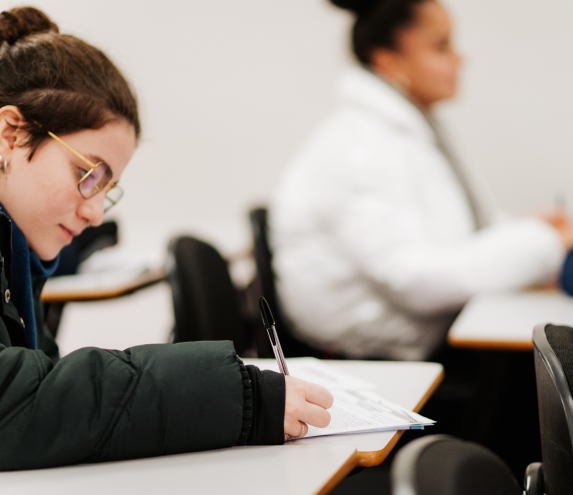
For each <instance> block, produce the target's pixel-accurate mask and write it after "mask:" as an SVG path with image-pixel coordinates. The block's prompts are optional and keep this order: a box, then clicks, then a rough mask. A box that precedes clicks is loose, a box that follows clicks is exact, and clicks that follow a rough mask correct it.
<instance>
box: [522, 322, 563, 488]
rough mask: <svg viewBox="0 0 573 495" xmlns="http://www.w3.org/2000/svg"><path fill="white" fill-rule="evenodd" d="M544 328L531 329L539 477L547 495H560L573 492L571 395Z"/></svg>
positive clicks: (537, 326)
mask: <svg viewBox="0 0 573 495" xmlns="http://www.w3.org/2000/svg"><path fill="white" fill-rule="evenodd" d="M547 326H548V324H547V323H543V324H539V325H536V326H535V328H534V329H533V346H534V358H535V371H536V377H537V390H538V404H539V421H540V426H541V451H542V457H543V465H542V471H540V476H543V483H542V484H543V485H544V491H545V493H546V494H547V495H562V494H570V493H573V396H572V394H571V389H570V388H569V383H568V381H567V377H566V376H565V372H564V371H563V366H562V364H561V362H560V361H559V359H558V357H557V355H556V354H555V351H554V350H553V348H552V347H551V345H550V344H549V342H548V340H547V334H546V327H547ZM572 331H573V329H572ZM552 392H554V394H552ZM555 394H556V395H555ZM565 429H566V430H567V432H568V438H565V435H564V433H565ZM540 467H541V466H540ZM530 468H532V467H531V466H530ZM527 493H534V492H533V491H531V492H527ZM540 495H541V494H540Z"/></svg>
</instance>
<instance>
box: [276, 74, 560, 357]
mask: <svg viewBox="0 0 573 495" xmlns="http://www.w3.org/2000/svg"><path fill="white" fill-rule="evenodd" d="M339 89H340V91H339V93H340V99H341V102H340V107H339V108H338V109H337V110H336V111H335V113H334V115H332V116H330V118H328V119H327V120H326V122H324V123H323V124H322V125H321V126H320V127H319V128H318V130H317V131H316V132H315V133H314V135H313V136H312V137H311V139H310V141H309V142H308V143H307V144H306V146H305V147H304V148H303V149H302V151H301V153H299V155H298V156H297V158H296V159H295V160H294V162H293V163H292V164H291V165H290V166H289V167H288V169H287V171H286V175H285V176H284V178H283V181H282V183H281V185H280V188H279V191H278V193H277V194H276V196H275V199H274V203H273V204H272V205H271V212H270V213H271V235H272V238H271V240H272V245H273V249H274V269H275V271H276V273H277V284H278V291H279V297H280V299H281V302H282V305H283V307H284V309H285V312H286V315H287V316H288V317H289V319H290V320H291V321H292V323H293V325H294V326H295V331H296V332H297V333H298V335H299V337H300V338H302V339H304V340H306V341H308V342H310V343H312V344H313V345H315V346H319V347H322V348H326V349H331V350H336V351H342V352H344V353H345V354H347V355H349V356H353V357H388V358H396V359H425V358H427V357H429V356H430V355H431V354H432V352H433V351H434V350H436V348H437V347H438V346H440V344H441V343H442V342H443V340H444V337H445V334H446V332H447V329H448V328H449V325H450V324H451V322H452V318H453V316H454V315H455V313H456V312H457V311H459V310H460V309H461V308H462V306H463V304H464V303H465V302H466V301H467V300H468V298H469V297H470V296H472V295H473V294H476V293H478V292H481V291H488V290H499V289H512V288H518V287H523V286H525V285H528V284H532V283H537V282H541V281H543V280H545V279H547V278H548V277H549V276H551V275H553V274H554V273H555V272H556V271H557V270H558V268H559V266H560V264H561V263H562V261H563V257H564V249H563V246H562V243H561V241H560V238H559V236H558V234H557V232H556V231H555V230H554V229H553V228H552V227H551V226H549V225H547V224H546V223H544V222H542V221H541V220H538V219H535V218H523V219H517V220H510V221H506V222H504V223H500V224H495V225H492V226H488V227H486V228H483V229H481V230H478V231H476V228H475V223H474V218H473V216H472V210H471V207H470V203H469V200H468V196H467V195H466V192H465V190H464V188H463V187H462V185H461V183H460V182H459V180H458V178H457V176H456V175H455V173H454V172H453V169H452V166H451V164H450V163H449V162H448V159H447V158H446V156H445V155H444V153H443V152H442V151H441V149H440V147H439V145H438V141H437V138H436V135H435V133H434V131H433V129H432V127H431V126H430V124H429V123H428V121H427V120H426V118H425V117H424V115H423V114H422V113H421V112H420V111H419V110H418V108H417V107H416V106H415V105H413V104H412V103H411V102H410V101H408V100H407V99H406V98H405V97H404V96H402V95H401V94H400V93H399V92H398V91H396V90H395V89H394V88H393V87H391V86H390V85H388V84H387V83H386V82H384V81H382V80H381V79H380V78H378V77H377V76H375V75H374V74H372V73H371V72H369V71H367V70H365V69H360V68H355V69H353V70H352V71H351V72H350V73H348V74H347V75H346V76H345V77H344V79H343V81H342V84H341V86H340V88H339Z"/></svg>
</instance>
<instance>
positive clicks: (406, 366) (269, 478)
mask: <svg viewBox="0 0 573 495" xmlns="http://www.w3.org/2000/svg"><path fill="white" fill-rule="evenodd" d="M248 362H249V363H253V364H256V363H257V360H248ZM328 364H329V365H332V366H335V367H337V368H338V369H340V370H341V371H345V372H348V373H352V374H354V375H356V376H360V377H362V378H365V379H367V380H369V381H371V382H374V383H376V385H377V391H378V392H379V393H380V394H382V395H383V396H384V397H385V398H386V399H388V400H390V401H393V402H397V403H398V404H401V405H402V406H404V407H407V408H409V409H413V410H415V411H418V410H420V409H421V407H422V405H423V404H424V403H425V402H426V400H427V399H428V398H429V397H430V395H431V394H432V392H433V391H434V390H435V388H436V387H437V386H438V384H439V383H440V381H441V379H442V377H443V369H442V366H441V365H439V364H435V363H409V362H374V361H329V362H328ZM402 433H403V432H395V431H394V432H380V433H361V434H355V435H340V436H332V437H319V438H312V439H310V438H309V439H306V440H305V439H302V440H297V441H291V442H288V443H287V444H286V445H283V446H252V447H232V448H229V449H222V450H214V451H208V452H196V453H192V454H182V455H177V456H169V457H157V458H151V459H140V460H134V461H123V462H110V463H105V464H92V465H81V466H71V467H64V468H55V469H43V470H34V471H18V472H8V473H0V487H2V492H3V493H10V494H11V495H24V494H26V495H28V494H30V493H42V494H43V495H68V494H69V495H72V494H73V495H75V494H77V493H81V494H82V495H101V494H104V493H105V494H106V495H116V494H117V495H120V494H121V495H124V494H125V493H137V494H138V495H157V494H158V493H166V492H167V493H169V495H179V494H186V495H187V494H189V493H201V494H213V495H214V494H217V495H218V494H221V493H249V495H268V494H272V495H311V494H325V493H328V492H330V491H331V490H332V489H333V488H334V487H335V486H336V485H337V484H338V483H339V482H340V481H341V480H342V479H343V478H344V477H345V476H346V475H347V474H348V473H349V472H350V471H351V470H352V469H354V467H356V466H374V465H377V464H380V463H381V462H382V461H383V460H384V459H385V458H386V456H387V455H388V454H389V453H390V451H391V450H392V448H393V447H394V445H395V444H396V442H397V441H398V439H399V438H400V436H401V435H402Z"/></svg>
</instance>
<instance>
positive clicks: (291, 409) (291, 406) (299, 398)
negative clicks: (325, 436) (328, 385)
mask: <svg viewBox="0 0 573 495" xmlns="http://www.w3.org/2000/svg"><path fill="white" fill-rule="evenodd" d="M285 387H286V397H285V423H284V428H285V440H286V438H287V435H289V436H290V437H298V436H299V435H300V436H301V438H302V437H303V436H305V435H306V434H307V433H308V428H307V427H306V426H304V425H303V424H302V423H306V424H309V425H312V426H316V427H318V428H325V427H327V426H328V425H329V423H330V413H329V412H328V411H327V409H328V408H329V407H331V406H332V403H333V402H334V398H333V397H332V394H331V393H330V392H329V391H328V390H326V389H325V388H324V387H321V386H320V385H316V384H314V383H308V382H305V381H304V380H300V379H298V378H295V377H293V376H285Z"/></svg>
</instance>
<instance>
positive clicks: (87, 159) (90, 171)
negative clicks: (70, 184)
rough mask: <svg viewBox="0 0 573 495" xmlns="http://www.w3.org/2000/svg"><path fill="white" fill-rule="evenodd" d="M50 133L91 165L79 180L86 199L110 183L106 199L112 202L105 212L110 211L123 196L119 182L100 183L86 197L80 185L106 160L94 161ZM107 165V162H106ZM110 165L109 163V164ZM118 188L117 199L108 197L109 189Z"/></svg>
mask: <svg viewBox="0 0 573 495" xmlns="http://www.w3.org/2000/svg"><path fill="white" fill-rule="evenodd" d="M47 133H48V135H49V136H50V137H51V138H53V139H55V140H56V141H57V142H58V143H60V144H61V145H62V146H64V147H65V148H67V149H68V150H70V151H71V152H72V153H73V154H74V155H76V156H77V157H78V158H79V159H80V160H81V161H82V162H84V163H85V164H86V165H88V166H89V167H90V169H89V171H88V172H87V173H86V174H85V175H84V176H83V177H82V178H81V179H80V180H79V182H78V191H79V193H80V194H81V196H82V198H85V199H89V198H91V197H93V196H95V195H96V194H97V193H99V192H100V191H101V190H102V189H104V188H105V187H106V186H108V185H109V188H108V190H107V191H106V193H105V194H106V200H107V201H109V202H110V203H111V204H110V205H109V206H107V208H106V207H104V210H103V211H104V213H105V212H106V211H108V210H109V209H110V208H111V207H112V206H115V205H116V204H117V203H118V202H119V200H120V199H121V198H122V196H123V188H122V187H121V186H120V185H119V184H118V183H117V182H111V183H110V182H108V183H107V184H105V186H100V185H99V184H98V185H97V186H96V188H95V189H94V192H93V194H92V195H91V196H89V197H86V196H85V195H84V194H83V193H82V190H81V189H80V185H81V183H82V182H83V181H84V180H86V179H87V178H88V177H89V176H90V175H91V174H92V173H93V172H94V170H95V169H96V168H98V167H99V166H100V165H101V164H102V163H104V162H97V163H94V162H92V161H91V160H90V159H89V158H86V157H85V156H84V155H82V154H81V153H80V152H79V151H77V150H75V149H74V148H72V147H71V146H70V145H69V144H68V143H66V142H65V141H63V140H62V139H61V138H59V137H58V136H56V135H55V134H54V133H53V132H51V131H47ZM106 165H107V164H106ZM107 166H108V167H109V165H107ZM110 170H111V169H110ZM114 188H117V190H118V191H120V193H121V194H120V195H119V197H118V198H117V200H113V199H111V198H109V197H107V193H108V192H109V191H111V190H112V189H114Z"/></svg>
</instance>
